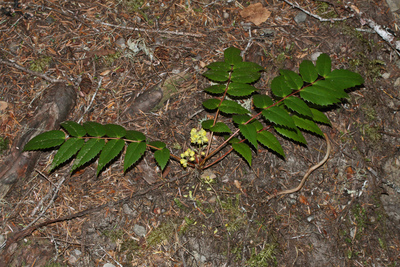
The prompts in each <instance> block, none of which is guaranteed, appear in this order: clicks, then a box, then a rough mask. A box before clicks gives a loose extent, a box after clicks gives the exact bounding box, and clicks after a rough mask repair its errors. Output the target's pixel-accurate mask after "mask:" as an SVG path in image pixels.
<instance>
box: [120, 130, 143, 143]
mask: <svg viewBox="0 0 400 267" xmlns="http://www.w3.org/2000/svg"><path fill="white" fill-rule="evenodd" d="M125 138H126V139H128V140H132V141H144V140H146V136H145V135H144V134H142V133H141V132H138V131H133V130H129V131H126V134H125Z"/></svg>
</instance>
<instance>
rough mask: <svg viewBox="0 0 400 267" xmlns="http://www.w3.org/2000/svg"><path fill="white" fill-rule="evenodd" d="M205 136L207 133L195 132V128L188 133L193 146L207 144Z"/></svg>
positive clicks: (203, 131)
mask: <svg viewBox="0 0 400 267" xmlns="http://www.w3.org/2000/svg"><path fill="white" fill-rule="evenodd" d="M206 135H207V132H206V131H205V130H204V129H201V130H200V131H197V130H196V129H195V128H193V129H192V130H191V131H190V141H191V142H192V143H194V144H199V145H202V144H204V143H207V142H208V138H207V136H206Z"/></svg>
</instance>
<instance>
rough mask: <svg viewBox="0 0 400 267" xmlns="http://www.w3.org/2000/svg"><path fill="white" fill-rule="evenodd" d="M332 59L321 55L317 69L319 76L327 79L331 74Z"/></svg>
mask: <svg viewBox="0 0 400 267" xmlns="http://www.w3.org/2000/svg"><path fill="white" fill-rule="evenodd" d="M331 64H332V63H331V58H330V57H329V56H328V55H327V54H321V55H319V57H318V59H317V63H316V66H315V68H316V69H317V71H318V74H319V75H321V76H322V77H326V75H328V74H329V73H330V72H331Z"/></svg>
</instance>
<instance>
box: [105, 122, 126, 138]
mask: <svg viewBox="0 0 400 267" xmlns="http://www.w3.org/2000/svg"><path fill="white" fill-rule="evenodd" d="M104 128H105V129H106V135H107V136H108V137H112V138H122V137H124V136H125V135H126V130H125V128H124V127H122V126H121V125H117V124H106V125H104Z"/></svg>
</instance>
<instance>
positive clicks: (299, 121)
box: [292, 115, 324, 136]
mask: <svg viewBox="0 0 400 267" xmlns="http://www.w3.org/2000/svg"><path fill="white" fill-rule="evenodd" d="M292 118H293V120H294V123H295V124H296V126H297V127H299V128H301V129H303V130H306V131H309V132H312V133H315V134H318V135H320V136H324V133H323V132H322V131H321V129H320V128H319V127H318V125H317V124H315V122H313V121H311V120H308V119H304V118H301V117H298V116H296V115H294V116H293V117H292Z"/></svg>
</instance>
